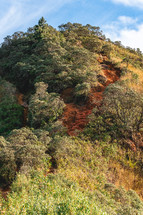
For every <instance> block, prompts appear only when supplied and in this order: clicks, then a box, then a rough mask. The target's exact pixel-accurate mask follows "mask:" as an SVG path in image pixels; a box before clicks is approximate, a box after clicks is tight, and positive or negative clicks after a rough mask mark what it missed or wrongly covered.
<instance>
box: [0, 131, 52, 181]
mask: <svg viewBox="0 0 143 215" xmlns="http://www.w3.org/2000/svg"><path fill="white" fill-rule="evenodd" d="M37 132H38V131H37ZM37 132H36V133H37ZM38 136H39V139H38V137H37V136H36V135H35V134H34V133H33V132H32V131H31V130H30V129H28V128H22V129H17V130H16V129H15V130H13V131H12V132H11V133H10V134H9V136H8V137H7V141H6V140H5V139H4V138H3V137H1V139H0V147H1V148H0V173H1V177H0V180H1V181H4V182H6V183H10V182H11V181H12V180H13V179H14V177H15V175H16V171H17V170H19V171H20V172H23V173H24V174H28V173H29V171H30V169H31V168H38V167H39V166H40V167H42V166H44V162H47V161H48V160H49V159H50V157H49V155H47V154H46V153H45V152H46V150H47V147H48V146H47V145H48V143H49V141H50V138H49V137H47V138H46V139H45V137H44V136H42V137H41V136H40V131H39V132H38Z"/></svg>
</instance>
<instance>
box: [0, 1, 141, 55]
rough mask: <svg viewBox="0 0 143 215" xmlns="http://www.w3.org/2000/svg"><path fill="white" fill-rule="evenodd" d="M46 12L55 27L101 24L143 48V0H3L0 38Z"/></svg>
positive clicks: (106, 30)
mask: <svg viewBox="0 0 143 215" xmlns="http://www.w3.org/2000/svg"><path fill="white" fill-rule="evenodd" d="M42 16H44V18H45V19H46V20H47V23H48V24H50V25H52V26H53V27H55V28H57V27H58V26H59V25H60V24H63V23H67V22H78V23H82V24H91V25H94V26H99V27H100V28H101V29H102V30H103V32H104V33H105V35H106V36H107V37H108V38H110V39H111V40H113V41H115V40H120V41H121V42H122V44H123V45H125V46H130V47H132V48H140V49H141V50H142V51H143V0H0V42H2V41H3V38H4V37H6V36H7V35H11V34H13V33H14V32H16V31H26V30H27V28H28V27H32V26H34V25H35V24H37V22H38V20H39V19H40V18H41V17H42Z"/></svg>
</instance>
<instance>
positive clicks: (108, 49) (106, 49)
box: [102, 44, 112, 58]
mask: <svg viewBox="0 0 143 215" xmlns="http://www.w3.org/2000/svg"><path fill="white" fill-rule="evenodd" d="M111 50H112V48H111V46H110V45H109V44H105V45H103V46H102V52H103V54H104V55H106V56H107V57H108V58H110V52H111Z"/></svg>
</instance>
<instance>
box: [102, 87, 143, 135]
mask: <svg viewBox="0 0 143 215" xmlns="http://www.w3.org/2000/svg"><path fill="white" fill-rule="evenodd" d="M104 112H106V113H108V114H110V115H111V117H112V116H113V117H114V118H115V119H116V123H117V125H118V128H120V129H121V130H122V131H123V132H124V131H127V132H133V131H138V130H139V129H140V127H142V121H143V116H142V113H143V98H142V95H140V94H139V93H137V92H134V91H133V90H131V89H127V88H125V87H121V86H119V85H117V84H112V85H111V86H109V87H107V89H106V91H105V98H104Z"/></svg>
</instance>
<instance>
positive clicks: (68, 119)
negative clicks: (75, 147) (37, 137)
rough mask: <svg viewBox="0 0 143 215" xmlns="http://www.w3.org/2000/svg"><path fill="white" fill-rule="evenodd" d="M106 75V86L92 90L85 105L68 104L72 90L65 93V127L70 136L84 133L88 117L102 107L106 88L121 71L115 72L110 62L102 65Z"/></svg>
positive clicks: (116, 78) (114, 80) (63, 96)
mask: <svg viewBox="0 0 143 215" xmlns="http://www.w3.org/2000/svg"><path fill="white" fill-rule="evenodd" d="M102 68H103V72H104V75H105V76H106V78H107V81H106V83H105V84H104V85H102V84H100V85H99V86H98V87H97V88H92V89H91V92H90V95H89V99H88V101H87V102H86V104H84V105H77V104H74V103H66V102H67V101H66V99H67V98H70V97H72V95H73V93H72V91H73V90H72V89H71V88H68V89H66V90H64V91H63V93H62V96H61V97H62V98H63V100H64V101H65V103H66V108H65V111H64V113H63V116H62V119H61V120H62V121H63V125H64V126H65V127H66V128H67V133H68V134H69V135H72V136H73V135H74V136H76V135H77V133H78V131H82V130H83V129H84V128H85V126H86V125H87V123H88V121H89V120H88V116H89V115H90V114H91V113H92V110H93V108H94V107H100V106H101V101H102V99H103V92H104V90H105V88H106V87H107V86H108V85H109V84H111V83H114V82H116V81H117V80H118V79H119V77H120V71H119V70H115V69H114V66H113V65H112V64H111V63H109V62H108V61H106V62H105V64H103V65H102Z"/></svg>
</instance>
